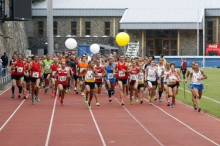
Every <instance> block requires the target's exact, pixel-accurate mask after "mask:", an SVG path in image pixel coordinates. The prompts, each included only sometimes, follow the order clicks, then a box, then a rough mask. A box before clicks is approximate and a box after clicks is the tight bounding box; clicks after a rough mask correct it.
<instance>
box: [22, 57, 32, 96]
mask: <svg viewBox="0 0 220 146" xmlns="http://www.w3.org/2000/svg"><path fill="white" fill-rule="evenodd" d="M30 63H31V58H30V57H28V58H27V59H24V82H23V94H24V99H26V97H27V96H26V95H27V94H26V90H27V91H28V94H30V93H31V84H30V82H31V77H30V72H29V68H30ZM25 89H26V90H25Z"/></svg>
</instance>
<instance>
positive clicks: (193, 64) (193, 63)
mask: <svg viewBox="0 0 220 146" xmlns="http://www.w3.org/2000/svg"><path fill="white" fill-rule="evenodd" d="M195 63H196V62H195V61H193V62H192V63H191V65H192V69H194V66H195Z"/></svg>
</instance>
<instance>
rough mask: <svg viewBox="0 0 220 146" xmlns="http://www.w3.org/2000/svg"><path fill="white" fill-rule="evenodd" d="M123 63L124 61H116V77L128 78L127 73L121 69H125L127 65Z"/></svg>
mask: <svg viewBox="0 0 220 146" xmlns="http://www.w3.org/2000/svg"><path fill="white" fill-rule="evenodd" d="M125 65H126V62H124V63H123V64H122V65H121V64H120V62H118V72H117V78H118V79H127V78H128V73H127V72H123V71H122V69H124V70H125V71H127V67H126V66H125Z"/></svg>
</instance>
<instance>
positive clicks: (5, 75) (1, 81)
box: [0, 68, 11, 90]
mask: <svg viewBox="0 0 220 146" xmlns="http://www.w3.org/2000/svg"><path fill="white" fill-rule="evenodd" d="M1 75H2V76H0V90H3V89H4V88H5V86H6V85H7V84H8V83H9V82H10V81H11V74H10V73H9V71H8V68H3V69H2V74H1Z"/></svg>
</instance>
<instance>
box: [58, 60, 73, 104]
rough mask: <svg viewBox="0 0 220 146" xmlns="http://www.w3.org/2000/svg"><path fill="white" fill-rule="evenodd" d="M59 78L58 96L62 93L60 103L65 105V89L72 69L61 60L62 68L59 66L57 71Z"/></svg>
mask: <svg viewBox="0 0 220 146" xmlns="http://www.w3.org/2000/svg"><path fill="white" fill-rule="evenodd" d="M56 78H57V90H58V93H56V94H57V96H59V95H61V99H60V104H61V105H62V106H63V105H64V103H63V100H64V96H65V90H66V89H67V88H68V78H70V71H69V69H68V68H67V67H66V62H65V61H63V62H61V68H59V69H58V70H57V72H56Z"/></svg>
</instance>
